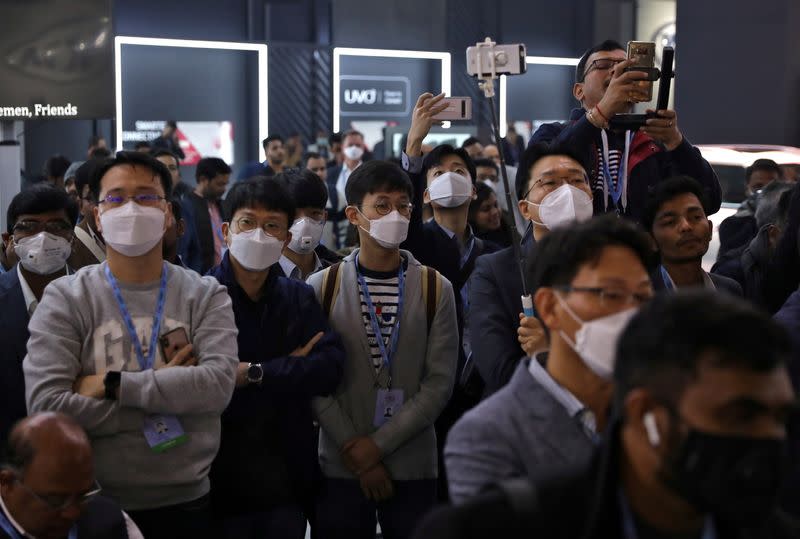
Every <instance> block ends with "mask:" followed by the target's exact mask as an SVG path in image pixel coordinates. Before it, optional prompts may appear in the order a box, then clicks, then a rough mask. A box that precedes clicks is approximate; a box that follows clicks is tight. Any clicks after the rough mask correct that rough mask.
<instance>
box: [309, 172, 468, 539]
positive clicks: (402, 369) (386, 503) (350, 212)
mask: <svg viewBox="0 0 800 539" xmlns="http://www.w3.org/2000/svg"><path fill="white" fill-rule="evenodd" d="M413 195H414V193H413V188H412V186H411V181H410V180H409V179H408V176H407V175H406V174H405V172H403V171H402V170H401V169H400V167H398V166H397V165H394V164H391V163H386V162H382V161H371V162H369V163H365V164H364V165H362V166H360V167H359V168H358V169H357V170H356V171H355V172H354V173H353V175H352V176H351V177H350V181H349V182H348V183H347V202H348V204H349V205H348V207H347V217H348V219H349V222H350V223H352V224H353V225H354V226H356V227H358V233H359V239H360V244H361V248H360V249H357V250H355V251H354V252H353V253H352V254H350V255H349V256H348V257H346V258H345V259H344V260H343V261H342V262H341V264H334V265H333V266H331V267H330V268H328V269H326V270H324V271H321V272H318V273H315V274H314V275H312V276H311V278H310V279H309V284H311V285H312V286H313V287H314V289H315V291H316V293H317V299H318V300H319V301H320V303H322V304H323V310H324V311H325V312H327V313H328V315H329V319H330V323H331V326H332V327H333V329H334V330H336V331H337V332H338V333H339V334H340V335H341V336H342V340H343V341H344V346H345V350H346V352H347V360H346V362H345V374H344V380H345V381H346V382H345V383H344V384H342V385H340V386H339V388H338V389H337V390H336V392H335V393H334V394H333V395H332V396H330V397H323V398H319V399H316V401H315V403H314V409H315V412H316V415H317V419H318V421H319V424H320V447H319V455H320V463H321V465H322V472H323V475H324V476H325V479H324V481H325V485H324V486H323V489H322V497H321V499H320V502H319V504H318V507H317V509H318V511H317V522H318V525H319V530H318V531H319V534H320V535H319V536H320V537H360V538H364V537H374V536H375V524H376V523H375V515H376V511H377V515H378V520H379V521H380V524H381V529H382V530H383V533H384V535H385V536H386V537H394V538H399V539H404V538H406V537H409V536H410V535H411V531H412V530H413V528H414V525H415V524H416V522H417V521H418V520H419V518H420V517H421V515H423V514H424V513H425V512H427V511H428V510H429V509H430V508H431V507H432V506H433V505H434V504H435V503H436V476H437V458H436V434H435V432H434V427H433V423H434V421H435V419H436V418H437V417H438V416H439V414H440V413H441V412H442V410H443V409H444V407H445V405H446V403H447V401H448V399H449V398H450V393H451V391H452V388H453V379H454V375H455V370H456V360H457V357H458V326H457V322H456V313H455V300H454V297H453V289H452V285H451V284H450V282H449V281H448V280H447V279H446V278H444V277H442V276H441V275H439V274H438V273H437V272H436V271H435V270H433V269H431V268H427V267H425V266H422V265H421V264H420V263H419V262H417V261H416V259H415V258H414V257H413V256H412V254H411V253H409V252H408V251H405V250H401V249H400V244H401V243H402V242H403V240H404V239H405V238H406V236H407V233H408V225H409V217H410V216H411V209H412V208H411V200H413Z"/></svg>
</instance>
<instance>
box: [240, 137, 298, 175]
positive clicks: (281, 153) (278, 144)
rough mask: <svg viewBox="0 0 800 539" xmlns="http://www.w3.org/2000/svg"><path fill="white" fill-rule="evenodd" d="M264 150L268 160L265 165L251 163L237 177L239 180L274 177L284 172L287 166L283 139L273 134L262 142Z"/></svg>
mask: <svg viewBox="0 0 800 539" xmlns="http://www.w3.org/2000/svg"><path fill="white" fill-rule="evenodd" d="M261 147H262V148H264V155H265V156H266V159H265V160H264V162H263V163H250V164H248V165H247V166H245V167H243V168H242V169H241V170H240V171H239V174H238V175H237V176H236V179H237V180H246V179H248V178H254V177H256V176H265V177H269V176H274V175H275V174H279V173H281V172H283V169H284V168H285V166H286V148H285V147H284V145H283V137H282V136H280V135H278V134H272V135H270V136H268V137H267V138H265V139H264V140H263V141H262V142H261Z"/></svg>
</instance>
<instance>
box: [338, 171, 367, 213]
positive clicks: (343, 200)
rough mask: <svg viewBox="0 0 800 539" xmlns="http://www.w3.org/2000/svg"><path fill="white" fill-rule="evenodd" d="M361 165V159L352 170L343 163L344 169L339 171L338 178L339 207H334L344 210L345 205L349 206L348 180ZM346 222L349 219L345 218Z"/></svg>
mask: <svg viewBox="0 0 800 539" xmlns="http://www.w3.org/2000/svg"><path fill="white" fill-rule="evenodd" d="M360 166H361V161H359V162H358V164H357V165H356V166H355V168H353V169H352V170H351V169H349V168H347V165H346V164H345V163H342V171H341V172H340V173H339V178H338V179H337V180H336V191H337V192H338V193H339V207H338V208H334V209H335V210H338V211H342V210H343V209H344V208H345V206H347V197H346V196H345V193H344V188H345V187H346V186H347V180H348V179H349V178H350V174H352V173H353V171H354V170H355V169H356V168H358V167H360ZM345 222H347V221H346V220H345Z"/></svg>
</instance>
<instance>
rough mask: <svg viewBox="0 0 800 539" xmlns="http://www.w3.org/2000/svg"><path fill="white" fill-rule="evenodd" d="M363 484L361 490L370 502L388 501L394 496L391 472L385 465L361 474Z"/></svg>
mask: <svg viewBox="0 0 800 539" xmlns="http://www.w3.org/2000/svg"><path fill="white" fill-rule="evenodd" d="M358 479H359V482H360V483H361V490H362V492H364V496H366V497H367V499H368V500H374V501H376V502H381V501H383V500H388V499H389V498H391V497H392V495H394V486H393V485H392V478H391V477H390V476H389V471H388V470H387V469H386V467H385V466H384V465H383V464H378V465H376V466H373V467H372V468H371V469H369V470H368V471H366V472H364V473H363V474H361V477H359V478H358Z"/></svg>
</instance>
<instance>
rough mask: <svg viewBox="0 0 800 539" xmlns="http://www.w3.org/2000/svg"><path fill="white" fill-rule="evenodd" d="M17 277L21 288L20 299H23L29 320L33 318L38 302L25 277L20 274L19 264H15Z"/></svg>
mask: <svg viewBox="0 0 800 539" xmlns="http://www.w3.org/2000/svg"><path fill="white" fill-rule="evenodd" d="M17 276H18V277H19V285H20V287H21V288H22V297H23V298H25V308H26V309H27V310H28V318H30V317H31V316H33V311H35V310H36V307H37V306H38V305H39V301H38V300H37V299H36V296H35V295H34V294H33V290H31V287H30V285H28V281H26V280H25V276H24V275H23V274H22V268H20V265H19V264H17Z"/></svg>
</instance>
